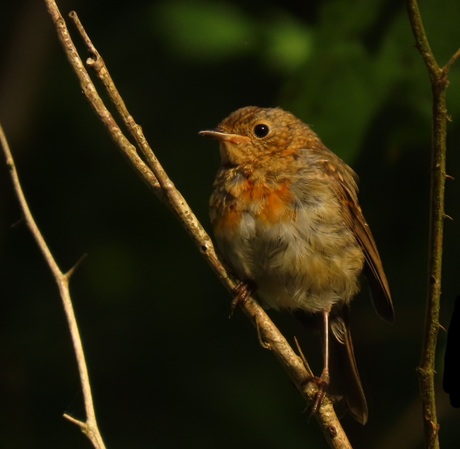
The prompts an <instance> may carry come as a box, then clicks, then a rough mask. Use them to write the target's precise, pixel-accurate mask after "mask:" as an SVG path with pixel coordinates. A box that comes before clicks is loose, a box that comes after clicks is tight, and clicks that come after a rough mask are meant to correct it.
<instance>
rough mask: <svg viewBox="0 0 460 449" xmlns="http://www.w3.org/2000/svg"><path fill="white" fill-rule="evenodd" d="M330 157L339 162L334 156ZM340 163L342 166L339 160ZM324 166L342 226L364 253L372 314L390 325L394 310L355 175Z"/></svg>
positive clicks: (341, 168)
mask: <svg viewBox="0 0 460 449" xmlns="http://www.w3.org/2000/svg"><path fill="white" fill-rule="evenodd" d="M331 155H332V157H334V158H337V159H338V157H337V156H336V155H335V154H333V153H331ZM339 161H340V162H342V161H341V160H340V159H339ZM325 162H326V163H325V167H326V171H327V172H328V174H329V176H331V177H334V178H335V180H336V181H337V182H333V183H331V184H332V185H333V186H335V189H336V193H337V196H338V198H339V199H340V201H342V204H343V212H344V213H343V215H344V219H345V222H346V224H347V226H349V227H350V229H352V230H353V232H354V234H355V236H356V239H357V240H358V242H359V244H360V245H361V247H362V249H363V252H364V257H365V261H366V264H365V267H364V274H365V276H366V278H367V280H368V283H369V288H370V290H371V294H372V301H373V303H374V307H375V310H376V311H377V313H378V314H379V315H380V316H381V317H382V318H384V319H385V320H387V321H393V318H394V309H393V302H392V300H391V293H390V287H389V285H388V280H387V277H386V275H385V272H384V270H383V264H382V260H381V259H380V255H379V252H378V250H377V245H376V243H375V240H374V237H373V235H372V232H371V230H370V228H369V225H368V224H367V222H366V219H365V218H364V215H363V213H362V211H361V208H360V206H359V204H358V197H357V190H358V188H357V184H356V179H357V177H356V174H355V173H354V171H353V170H352V169H351V168H350V167H348V165H346V164H345V163H343V162H342V163H341V164H340V163H334V164H331V163H330V162H329V161H325Z"/></svg>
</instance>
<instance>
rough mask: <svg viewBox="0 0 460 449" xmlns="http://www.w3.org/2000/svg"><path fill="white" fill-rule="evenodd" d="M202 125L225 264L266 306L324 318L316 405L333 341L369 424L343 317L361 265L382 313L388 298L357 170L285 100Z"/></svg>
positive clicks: (352, 407)
mask: <svg viewBox="0 0 460 449" xmlns="http://www.w3.org/2000/svg"><path fill="white" fill-rule="evenodd" d="M200 134H201V135H203V136H208V137H211V138H214V139H216V140H217V141H218V142H219V148H220V156H221V162H222V163H221V166H220V168H219V170H218V173H217V175H216V179H215V181H214V186H213V191H212V194H211V199H210V217H211V222H212V225H213V228H214V235H215V239H216V243H217V247H218V250H219V252H220V255H221V257H222V258H223V261H224V263H225V264H226V265H227V266H228V267H229V268H230V270H231V271H233V273H234V274H235V276H236V277H238V279H239V280H241V281H243V282H244V284H242V285H244V286H245V288H246V289H250V290H254V291H255V293H256V295H257V298H258V299H259V300H260V302H261V304H262V305H263V306H264V307H265V308H271V309H276V310H281V309H282V310H288V311H291V312H293V313H294V314H296V315H298V316H304V317H306V316H319V317H320V318H321V320H320V323H321V324H322V327H323V328H322V335H323V355H324V365H323V371H322V373H321V376H320V377H319V378H317V379H316V381H317V383H318V386H319V391H320V393H319V396H318V398H319V399H318V400H317V404H316V406H319V405H320V403H321V400H322V397H324V391H326V389H327V387H328V385H329V345H330V344H331V343H334V345H335V346H337V350H338V352H336V354H337V358H338V360H337V362H338V364H339V368H338V371H337V372H336V373H335V376H339V377H340V378H341V379H340V380H341V383H344V384H345V386H344V391H343V393H342V395H343V399H344V401H345V404H346V406H347V408H348V409H349V411H350V413H351V415H352V416H353V417H354V418H355V419H356V420H357V421H358V422H360V423H362V424H365V423H366V421H367V417H368V408H367V403H366V398H365V395H364V392H363V388H362V385H361V380H360V377H359V373H358V369H357V366H356V361H355V357H354V351H353V344H352V339H351V334H350V327H349V320H348V309H349V304H350V301H351V300H352V299H353V297H354V296H355V295H356V294H357V293H358V291H359V288H360V285H359V277H360V274H361V273H362V272H363V273H364V274H365V275H366V277H367V279H368V283H369V286H370V289H371V293H372V298H373V303H374V306H375V308H376V310H377V312H378V313H379V315H381V316H382V317H383V318H384V319H386V320H388V321H391V320H392V319H393V304H392V300H391V295H390V290H389V286H388V281H387V278H386V276H385V273H384V271H383V267H382V262H381V259H380V256H379V253H378V251H377V246H376V244H375V241H374V238H373V236H372V233H371V231H370V229H369V226H368V224H367V223H366V220H365V218H364V216H363V213H362V212H361V208H360V206H359V204H358V197H357V193H358V187H357V176H356V174H355V173H354V172H353V170H352V169H351V168H350V167H349V166H348V165H347V164H345V162H343V161H342V160H341V159H340V158H339V157H338V156H336V155H335V154H334V153H332V152H331V151H330V150H328V149H327V148H326V147H325V146H324V144H323V143H322V142H321V140H320V139H319V138H318V136H317V135H316V134H315V133H314V132H313V131H312V130H311V129H310V127H309V126H308V125H306V124H305V123H303V122H302V121H301V120H299V119H297V118H296V117H295V116H294V115H292V114H291V113H289V112H286V111H284V110H282V109H278V108H259V107H255V106H248V107H244V108H241V109H238V110H237V111H235V112H233V113H232V114H230V115H229V116H228V117H227V118H225V119H224V120H223V121H222V122H221V123H220V124H219V125H218V126H217V128H216V129H215V130H211V131H201V132H200ZM242 290H244V288H243V289H241V287H240V288H239V292H240V294H241V291H242ZM330 331H332V335H333V336H334V338H333V339H332V340H333V341H332V342H330V341H329V332H330ZM321 391H323V393H322V394H321Z"/></svg>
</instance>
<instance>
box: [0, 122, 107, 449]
mask: <svg viewBox="0 0 460 449" xmlns="http://www.w3.org/2000/svg"><path fill="white" fill-rule="evenodd" d="M0 146H1V147H2V149H3V152H4V153H5V157H6V165H7V167H8V169H9V172H10V175H11V180H12V182H13V187H14V190H15V192H16V196H17V198H18V201H19V204H20V206H21V210H22V213H23V215H24V220H25V223H26V225H27V227H28V228H29V230H30V232H31V233H32V236H33V238H34V239H35V241H36V242H37V245H38V247H39V248H40V251H41V253H42V254H43V256H44V258H45V260H46V263H47V264H48V266H49V267H50V270H51V272H52V274H53V277H54V279H55V281H56V283H57V286H58V288H59V293H60V295H61V299H62V305H63V306H64V311H65V315H66V318H67V323H68V325H69V329H70V335H71V338H72V343H73V347H74V351H75V356H76V358H77V364H78V371H79V374H80V382H81V387H82V391H83V398H84V403H85V412H86V420H85V421H79V420H77V419H75V418H72V417H70V416H68V415H64V416H65V417H66V418H67V419H69V420H70V421H72V422H73V423H75V424H77V425H78V426H79V427H80V428H81V430H82V431H83V432H84V433H85V434H86V435H87V436H88V438H89V439H90V441H91V442H92V444H93V446H94V447H95V448H96V449H105V445H104V441H103V440H102V437H101V434H100V432H99V428H98V426H97V422H96V414H95V411H94V404H93V397H92V394H91V384H90V382H89V374H88V368H87V365H86V359H85V353H84V351H83V345H82V341H81V338H80V332H79V330H78V324H77V318H76V317H75V313H74V310H73V306H72V300H71V297H70V291H69V281H70V278H71V276H72V274H73V272H74V270H75V268H76V266H77V265H78V264H79V262H80V261H78V262H77V264H76V265H74V267H72V268H71V269H70V270H69V271H68V272H67V273H64V272H63V271H62V270H61V269H60V268H59V266H58V264H57V262H56V260H55V259H54V257H53V254H52V253H51V251H50V249H49V248H48V245H47V244H46V241H45V239H44V238H43V235H42V233H41V232H40V229H39V228H38V226H37V224H36V222H35V219H34V217H33V215H32V213H31V211H30V208H29V206H28V204H27V200H26V198H25V195H24V192H23V190H22V187H21V183H20V181H19V176H18V173H17V170H16V166H15V164H14V159H13V155H12V153H11V150H10V147H9V145H8V141H7V139H6V136H5V133H4V131H3V127H2V126H1V124H0Z"/></svg>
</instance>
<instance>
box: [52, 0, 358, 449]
mask: <svg viewBox="0 0 460 449" xmlns="http://www.w3.org/2000/svg"><path fill="white" fill-rule="evenodd" d="M45 2H46V4H47V7H48V11H49V13H50V15H51V17H52V19H53V22H54V24H55V27H56V30H57V33H58V36H59V39H60V41H61V44H62V46H63V48H64V51H65V53H66V55H67V58H68V60H69V62H70V64H71V66H72V67H73V69H74V71H75V73H76V75H77V77H78V78H79V80H80V85H81V87H82V90H83V93H84V94H85V96H86V97H87V99H88V100H89V102H90V104H91V106H92V108H93V110H94V111H95V112H96V114H97V116H98V117H99V119H100V120H101V122H102V123H103V124H104V126H105V127H106V128H107V129H108V131H109V133H110V135H111V137H112V139H113V141H114V142H115V143H116V144H117V146H118V147H119V149H120V150H121V151H122V152H123V154H125V155H126V156H127V158H128V160H129V161H130V162H131V164H132V165H133V166H134V168H135V169H136V170H137V171H138V172H139V174H140V176H141V178H143V180H144V181H146V182H147V184H148V185H149V187H150V188H151V190H152V191H153V192H154V193H155V194H156V195H157V196H158V197H159V198H160V199H161V200H162V201H163V202H164V203H165V204H167V205H168V207H169V208H170V209H171V210H172V211H173V213H174V214H175V216H176V217H177V218H178V219H179V221H180V222H181V224H182V225H183V227H184V228H185V229H186V230H187V232H188V233H189V235H190V236H191V237H192V239H193V241H194V242H195V244H196V246H197V247H198V249H199V250H200V252H201V254H202V255H203V256H204V257H205V259H206V260H207V262H208V263H209V265H210V266H211V267H212V269H213V270H214V272H215V273H216V274H217V276H218V277H219V279H220V280H221V281H222V283H223V284H224V286H225V287H226V288H227V289H228V290H229V291H233V289H234V288H235V285H236V283H235V281H234V280H232V279H231V277H230V276H229V275H228V274H227V272H226V270H225V268H224V267H223V266H222V264H221V263H220V261H219V259H218V257H217V255H216V252H215V250H214V246H213V244H212V241H211V239H210V237H209V236H208V234H207V233H206V231H205V230H204V228H203V227H202V226H201V224H200V223H199V221H198V219H197V218H196V216H195V215H194V213H193V211H192V210H191V209H190V207H189V206H188V204H187V202H186V201H185V199H184V198H183V196H182V195H181V194H180V192H179V191H178V190H177V189H176V188H175V187H174V184H173V182H172V181H171V180H170V178H169V177H168V176H167V174H166V172H165V171H164V169H163V168H162V166H161V164H160V163H159V161H158V159H157V158H156V156H155V154H154V153H153V151H152V150H151V148H150V146H149V144H148V143H147V140H146V139H145V136H144V135H143V133H142V129H141V127H140V126H139V125H138V124H137V123H136V122H135V121H134V119H133V117H132V116H131V115H130V114H129V112H128V110H127V108H126V106H125V104H124V102H123V100H122V99H121V96H120V95H119V93H118V91H117V89H116V87H115V85H114V83H113V80H112V79H111V77H110V74H109V72H108V70H107V67H106V66H105V64H104V61H103V59H102V58H101V56H100V54H99V52H98V51H97V49H96V48H95V46H94V45H93V43H92V42H91V40H90V39H89V37H88V35H87V33H86V31H85V30H84V28H83V26H82V24H81V23H80V21H79V20H78V17H77V15H76V14H75V13H74V12H72V13H71V18H72V20H73V21H74V22H75V24H76V26H77V30H78V31H79V33H80V35H81V36H82V39H83V41H84V42H85V44H86V46H87V49H88V51H89V52H90V55H91V56H90V58H89V59H88V60H87V64H88V65H89V67H91V68H92V69H94V71H95V73H96V75H97V76H98V77H99V78H100V79H101V80H102V83H103V85H104V86H105V89H106V91H107V93H108V95H109V98H110V99H111V101H112V103H113V104H114V105H115V107H116V109H117V111H118V114H119V115H120V116H121V117H122V120H123V123H124V125H125V126H126V127H127V129H128V130H129V132H130V133H131V136H132V137H133V139H134V142H135V143H136V145H137V146H138V148H139V151H140V152H141V154H142V156H143V157H144V158H145V160H146V164H144V162H143V160H142V159H141V157H140V156H139V155H138V154H137V153H136V148H135V147H134V145H131V144H130V143H129V141H128V139H127V138H126V137H125V136H124V135H123V133H122V131H121V128H120V127H119V126H118V124H117V123H116V122H115V119H114V118H113V116H112V115H111V114H110V112H109V111H108V109H107V108H106V106H105V105H104V104H103V102H102V100H101V98H100V96H99V95H98V93H97V91H96V88H95V86H94V84H93V83H92V81H91V79H90V77H89V75H88V73H87V71H86V68H85V67H84V64H83V63H82V61H81V59H80V57H79V55H78V53H77V51H76V48H75V45H74V44H73V42H72V39H71V37H70V35H69V32H68V30H67V27H66V24H65V21H64V19H63V18H62V16H61V14H60V12H59V9H58V8H57V6H56V3H55V2H54V1H53V0H45ZM242 310H243V312H244V313H245V314H246V315H247V316H248V317H249V318H250V320H251V322H252V323H253V325H254V326H255V327H256V329H258V333H259V335H260V338H261V340H262V341H263V342H264V343H265V346H266V347H269V348H270V350H271V351H272V352H273V354H274V355H275V357H276V358H277V359H278V361H279V362H280V364H281V365H282V366H283V367H284V368H285V369H286V371H287V373H288V374H289V376H290V377H291V379H292V381H293V383H294V384H295V385H296V387H297V389H298V390H299V391H300V392H301V393H302V394H303V396H304V397H305V398H306V399H307V400H308V401H309V402H310V403H311V402H312V401H313V400H314V398H315V396H316V387H315V386H314V385H313V384H312V383H309V382H308V380H309V379H311V376H310V375H309V373H308V372H307V370H306V369H305V366H304V364H303V361H302V359H301V358H300V357H299V356H298V355H297V354H296V353H295V352H294V350H293V349H292V348H291V346H290V345H289V344H288V342H287V341H286V339H285V338H284V336H283V335H282V334H281V333H280V332H279V330H278V329H277V328H276V326H275V325H274V324H273V322H272V321H271V320H270V318H269V317H268V315H267V314H266V313H265V311H264V310H263V309H262V308H261V307H260V306H259V305H258V304H257V302H256V301H254V300H253V299H251V298H249V300H248V301H246V302H245V304H244V305H243V306H242ZM315 417H316V419H317V421H318V423H319V425H320V428H321V429H322V431H323V433H324V435H325V437H326V439H327V441H328V443H329V445H330V447H332V448H336V449H351V445H350V443H349V441H348V439H347V436H346V434H345V432H344V431H343V428H342V426H341V424H340V422H339V420H338V418H337V416H336V414H335V412H334V408H333V406H332V404H331V402H330V401H329V400H328V399H327V398H326V399H325V400H324V402H323V405H322V406H321V408H320V410H319V411H318V413H317V414H315Z"/></svg>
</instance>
